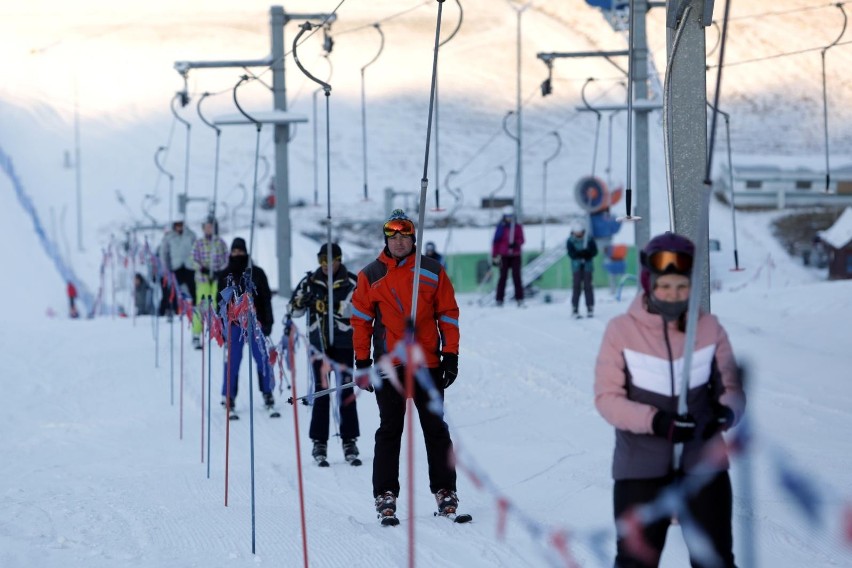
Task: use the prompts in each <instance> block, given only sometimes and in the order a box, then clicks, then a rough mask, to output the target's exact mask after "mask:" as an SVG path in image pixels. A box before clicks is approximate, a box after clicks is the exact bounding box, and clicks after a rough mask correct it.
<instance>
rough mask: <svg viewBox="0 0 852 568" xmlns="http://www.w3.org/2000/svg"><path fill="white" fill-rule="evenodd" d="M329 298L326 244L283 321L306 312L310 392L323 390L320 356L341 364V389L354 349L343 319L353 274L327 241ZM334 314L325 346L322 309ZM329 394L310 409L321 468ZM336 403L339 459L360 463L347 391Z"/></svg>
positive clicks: (358, 432) (325, 319)
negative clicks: (340, 446)
mask: <svg viewBox="0 0 852 568" xmlns="http://www.w3.org/2000/svg"><path fill="white" fill-rule="evenodd" d="M331 256H332V263H331V264H332V266H331V271H332V272H331V273H332V294H331V295H332V298H331V301H329V294H328V271H329V267H328V244H324V245H322V246H321V247H320V249H319V253H317V261H318V262H319V267H318V268H317V269H316V270H314V271H313V272H308V274H307V275H306V276H305V277H304V278H302V280H301V282H299V284H298V285H297V286H296V289H295V290H293V296H292V298H291V299H290V304H289V306H288V313H287V319H288V320H289V319H291V318H298V317H301V316H303V315H305V313H306V312H307V313H308V332H307V334H308V339H309V341H310V343H311V347H313V348H314V353H315V355H314V356H313V357H312V359H313V365H312V367H313V380H314V389H315V390H316V391H320V390H324V389H327V388H329V387H330V386H331V385H329V380H328V374H327V373H324V372H323V370H324V369H328V368H329V367H328V365H327V364H326V363H325V362H324V360H323V355H325V356H326V357H328V358H329V359H331V360H332V361H335V362H337V363H341V364H343V365H345V366H346V370H345V371H341V375H342V376H338V377H337V380H338V384H340V385H343V384H346V383H351V382H352V373H351V372H350V369H351V368H352V364H353V362H354V360H355V351H354V350H353V349H352V325H351V324H350V321H349V318H350V316H351V315H352V294H353V293H354V292H355V284H357V282H358V276H357V275H356V274H354V273H352V272H349V270H348V269H347V268H346V266H344V265H343V251H342V249H341V248H340V245H338V244H337V243H332V245H331ZM329 308H330V309H331V310H332V313H333V314H334V341H333V342H329V337H328V336H329V333H328V310H329ZM329 398H330V395H325V396H320V397H316V398H314V399H313V406H314V408H313V411H312V412H311V428H310V431H309V436H310V438H311V440H313V444H314V447H313V451H312V455H313V457H314V460H316V462H317V463H318V464H319V465H320V466H322V467H326V466H328V461H326V460H327V457H328V421H329V407H330V406H331V405H330V401H329ZM337 402H338V405H339V408H340V437H341V439H342V442H343V456H344V458H345V459H346V461H347V462H349V463H351V464H353V465H361V460H359V459H358V454H359V452H358V446H357V444H356V443H355V442H356V441H357V439H358V437H359V436H360V435H361V430H360V428H359V426H358V409H357V406H356V402H355V395H354V393H353V392H352V391H351V390H346V391H340V393H339V394H338V400H337Z"/></svg>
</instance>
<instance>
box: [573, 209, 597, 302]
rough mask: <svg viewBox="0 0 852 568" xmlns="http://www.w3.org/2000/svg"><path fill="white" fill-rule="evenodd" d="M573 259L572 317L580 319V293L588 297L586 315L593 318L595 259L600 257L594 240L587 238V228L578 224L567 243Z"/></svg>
mask: <svg viewBox="0 0 852 568" xmlns="http://www.w3.org/2000/svg"><path fill="white" fill-rule="evenodd" d="M566 247H567V249H568V256H569V257H570V258H571V271H572V272H573V276H574V290H573V292H572V294H571V315H573V316H574V317H575V318H579V317H580V312H579V307H580V291H581V290H582V291H583V293H584V295H585V297H586V315H587V316H588V317H592V316H593V315H594V312H595V289H594V288H593V287H592V276H593V275H594V258H595V257H596V256H597V255H598V245H597V243H595V239H594V238H589V237H587V236H586V228H585V227H584V226H583V225H582V224H580V223H577V224H575V225H574V226H573V227H572V228H571V236H570V237H568V242H567V243H566Z"/></svg>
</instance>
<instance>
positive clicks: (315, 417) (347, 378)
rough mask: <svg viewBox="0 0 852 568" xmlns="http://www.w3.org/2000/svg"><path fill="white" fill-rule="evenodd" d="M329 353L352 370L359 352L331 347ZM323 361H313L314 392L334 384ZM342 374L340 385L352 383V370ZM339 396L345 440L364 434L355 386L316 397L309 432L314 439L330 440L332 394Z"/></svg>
mask: <svg viewBox="0 0 852 568" xmlns="http://www.w3.org/2000/svg"><path fill="white" fill-rule="evenodd" d="M325 355H326V356H327V357H328V358H329V359H331V360H332V361H335V362H337V363H341V364H343V365H346V367H347V368H348V369H351V368H352V362H353V361H354V360H355V351H354V350H353V349H351V348H348V349H347V348H340V347H330V348H329V349H328V350H327V351H326V352H325ZM322 368H323V360H322V359H317V360H316V361H314V362H313V372H314V389H315V390H314V392H317V391H321V390H325V389H327V388H329V387H332V386H334V385H331V384H329V378H328V376H326V375H324V374H323V372H322ZM341 375H342V376H340V377H337V384H338V385H344V384H347V383H351V382H352V373H351V372H350V371H345V372H341ZM332 396H336V397H338V398H337V402H338V405H339V408H340V437H341V438H342V439H343V440H350V439H355V438H357V437H358V436H360V435H361V430H360V428H359V427H358V409H357V406H356V403H355V393H354V392H353V389H345V390H342V391H338V392H336V393H329V394H327V395H324V396H319V397H317V398H315V399H314V409H313V411H312V412H311V428H310V431H309V435H310V437H311V440H317V441H319V442H327V441H328V419H329V409H330V407H331V401H330V399H331V397H332Z"/></svg>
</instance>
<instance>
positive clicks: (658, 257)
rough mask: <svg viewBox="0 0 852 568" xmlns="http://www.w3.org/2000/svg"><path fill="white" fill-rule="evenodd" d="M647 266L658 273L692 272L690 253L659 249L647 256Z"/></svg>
mask: <svg viewBox="0 0 852 568" xmlns="http://www.w3.org/2000/svg"><path fill="white" fill-rule="evenodd" d="M647 263H648V268H649V269H650V270H653V271H654V272H656V273H658V274H671V273H674V274H684V275H687V276H688V275H689V274H690V273H691V272H692V255H689V254H686V253H683V252H675V251H670V250H661V251H657V252H655V253H653V254H649V255H648V256H647Z"/></svg>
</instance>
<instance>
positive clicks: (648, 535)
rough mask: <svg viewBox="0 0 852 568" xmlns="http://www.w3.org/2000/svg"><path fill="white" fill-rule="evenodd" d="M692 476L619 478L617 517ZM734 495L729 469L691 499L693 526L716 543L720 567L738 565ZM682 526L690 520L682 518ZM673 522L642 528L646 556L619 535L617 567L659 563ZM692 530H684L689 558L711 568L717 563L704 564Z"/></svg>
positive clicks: (647, 566)
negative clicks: (736, 559)
mask: <svg viewBox="0 0 852 568" xmlns="http://www.w3.org/2000/svg"><path fill="white" fill-rule="evenodd" d="M689 477H690V476H688V475H687V476H674V475H670V476H666V477H660V478H654V479H622V480H616V482H615V487H614V490H613V501H614V509H615V519H616V522H618V519H619V518H620V517H621V515H622V514H624V513H625V512H627V511H629V510H630V509H632V508H633V507H635V506H637V505H641V504H643V503H648V502H651V501H653V500H655V499H656V498H657V496H659V494H660V493H661V492H662V491H663V490H664V489H666V488H667V487H669V486H671V485H673V484H675V483H680V482H683V481H684V480H687V479H689ZM732 501H733V496H732V492H731V479H730V477H728V472H727V471H722V472H720V473H717V474H715V475H714V476H713V477H711V478H710V479H709V481H708V482H707V484H706V485H704V486H703V488H701V489H700V490H698V492H697V493H694V494H693V495H692V496H691V497H689V498H688V501H687V509H688V511H689V515H690V517H691V521H692V522H693V523H694V526H693V527H690V528H692V529H695V530H698V531H700V532H701V533H702V534H703V535H704V536H705V537H706V538H707V540H708V541H709V543H710V544H711V545H712V547H713V550H714V551H715V553H716V555H717V556H718V559H719V563H718V564H716V565H718V566H723V567H724V568H736V567H735V564H734V553H733V547H734V543H733V536H732V529H731V516H732V514H733V506H732ZM680 522H681V524H682V525H686V523H687V522H689V519H680ZM670 524H671V519H670V518H668V517H666V518H664V519H661V520H659V521H657V522H655V523H652V524H650V525H647V526H645V527H644V528H643V529H642V540H643V541H644V544H645V545H647V548H648V553H649V557H647V558H644V557H642V555H637V554H636V553H635V551H634V550H633V549H632V548H631V547H629V546H628V544H627V542H626V539H624V538H622V537H621V536H619V537H618V540H617V543H616V548H617V556H616V557H615V568H651V567H656V566H658V565H659V562H660V556H661V555H662V553H663V546H665V544H666V532H667V531H668V529H669V525H670ZM688 534H689V533H688V532H684V538H685V540H686V547H687V548H688V549H689V561H690V564H691V565H692V567H693V568H707V567H709V566H713V565H714V564H707V563H702V562H701V558H700V557H698V556H696V553H697V549H698V548H699V547H698V545H697V544H696V543H693V542H690V538H689V536H688Z"/></svg>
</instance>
